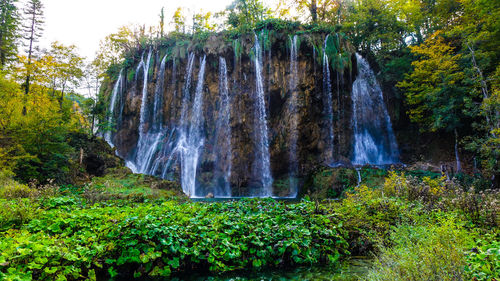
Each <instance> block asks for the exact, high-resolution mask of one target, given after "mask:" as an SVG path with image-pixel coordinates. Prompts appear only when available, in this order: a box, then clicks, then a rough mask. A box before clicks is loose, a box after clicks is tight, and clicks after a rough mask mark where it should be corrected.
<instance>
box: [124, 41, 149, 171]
mask: <svg viewBox="0 0 500 281" xmlns="http://www.w3.org/2000/svg"><path fill="white" fill-rule="evenodd" d="M152 53H153V51H152V49H151V48H150V49H149V52H148V57H147V60H146V62H144V55H143V56H142V57H141V62H140V63H139V66H138V68H139V67H142V71H143V75H144V78H143V86H142V99H141V113H140V119H139V139H138V141H137V148H136V151H135V153H134V156H133V157H132V159H130V160H128V161H127V166H128V167H129V168H130V169H131V170H132V171H133V172H134V173H144V172H145V171H144V169H145V166H146V164H147V160H146V157H145V156H146V154H147V153H148V150H149V149H150V148H151V145H152V142H153V141H154V140H152V139H151V138H148V137H147V127H146V119H147V116H148V77H149V65H150V63H151V55H152Z"/></svg>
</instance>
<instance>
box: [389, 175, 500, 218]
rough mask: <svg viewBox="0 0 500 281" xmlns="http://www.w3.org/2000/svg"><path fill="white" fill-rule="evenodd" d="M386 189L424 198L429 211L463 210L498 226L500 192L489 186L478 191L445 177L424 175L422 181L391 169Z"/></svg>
mask: <svg viewBox="0 0 500 281" xmlns="http://www.w3.org/2000/svg"><path fill="white" fill-rule="evenodd" d="M383 191H384V194H385V195H388V196H396V197H400V198H403V199H405V200H408V201H420V202H422V203H424V205H425V206H426V208H427V209H428V210H442V211H450V212H455V211H456V212H460V213H461V214H462V215H464V216H465V217H466V218H467V219H468V220H470V221H471V222H473V223H475V224H478V225H484V226H489V227H496V226H498V214H499V205H498V202H499V199H500V191H499V190H496V189H488V190H484V191H480V192H476V190H475V189H474V187H471V188H469V189H466V188H464V187H463V186H461V185H460V184H458V183H457V182H455V181H453V180H447V179H446V178H445V177H441V178H435V179H433V178H431V177H423V178H422V180H420V179H418V178H416V177H413V176H405V174H404V173H403V174H401V175H398V174H396V173H395V172H390V174H389V177H388V178H386V181H385V183H384V187H383Z"/></svg>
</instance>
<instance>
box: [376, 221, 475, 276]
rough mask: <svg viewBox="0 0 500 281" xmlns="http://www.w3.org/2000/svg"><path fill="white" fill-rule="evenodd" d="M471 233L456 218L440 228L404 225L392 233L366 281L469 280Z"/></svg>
mask: <svg viewBox="0 0 500 281" xmlns="http://www.w3.org/2000/svg"><path fill="white" fill-rule="evenodd" d="M468 240H469V233H468V232H467V231H466V230H465V228H464V227H463V223H462V222H460V221H459V220H457V219H456V218H454V217H453V216H449V215H443V216H442V217H441V218H439V219H438V222H437V223H436V224H430V225H411V224H403V225H400V226H398V227H396V228H394V230H393V231H392V232H391V241H392V243H393V244H394V246H392V247H384V248H382V250H381V254H380V256H379V257H378V259H377V261H376V262H375V264H374V267H373V269H372V270H371V271H370V272H369V273H368V275H367V278H366V280H390V281H398V280H401V281H403V280H404V281H407V280H450V281H452V280H453V281H457V280H468V279H467V277H466V274H465V271H464V268H465V265H466V263H465V259H464V252H465V249H466V246H467V244H468V243H469V241H468Z"/></svg>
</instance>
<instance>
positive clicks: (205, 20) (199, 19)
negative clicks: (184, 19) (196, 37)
mask: <svg viewBox="0 0 500 281" xmlns="http://www.w3.org/2000/svg"><path fill="white" fill-rule="evenodd" d="M215 27H216V24H215V23H214V22H213V20H212V13H211V12H207V13H204V12H202V11H200V12H199V13H195V14H194V15H193V33H196V32H200V31H214V30H215Z"/></svg>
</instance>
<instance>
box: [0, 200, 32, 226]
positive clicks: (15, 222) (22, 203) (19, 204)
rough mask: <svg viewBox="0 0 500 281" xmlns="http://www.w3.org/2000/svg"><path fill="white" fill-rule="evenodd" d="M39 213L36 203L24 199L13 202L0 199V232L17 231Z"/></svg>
mask: <svg viewBox="0 0 500 281" xmlns="http://www.w3.org/2000/svg"><path fill="white" fill-rule="evenodd" d="M40 213H41V208H40V205H39V204H38V203H37V202H34V201H32V200H29V199H26V198H22V199H21V198H18V199H15V200H10V201H7V200H3V199H0V231H5V230H8V229H12V228H15V229H18V228H20V227H21V226H22V225H23V224H25V223H27V222H29V221H31V220H32V219H33V218H35V217H37V216H38V215H39V214H40Z"/></svg>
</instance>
